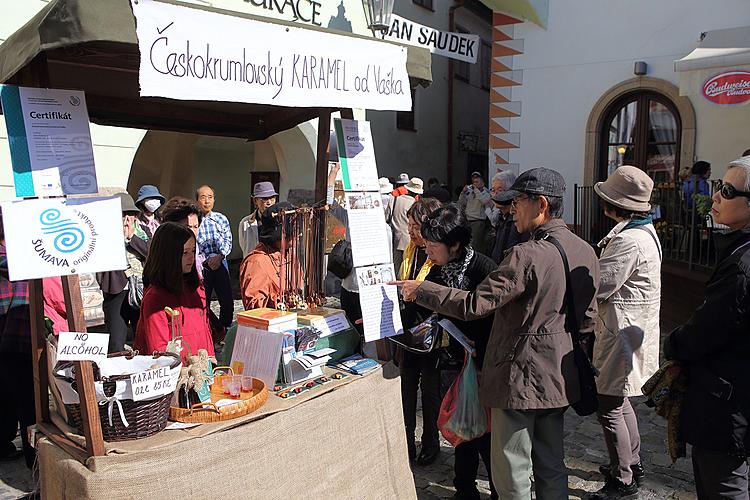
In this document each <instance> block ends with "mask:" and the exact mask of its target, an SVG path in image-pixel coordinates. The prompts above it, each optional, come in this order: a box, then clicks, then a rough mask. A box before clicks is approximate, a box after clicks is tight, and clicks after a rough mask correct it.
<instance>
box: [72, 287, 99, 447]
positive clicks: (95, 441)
mask: <svg viewBox="0 0 750 500" xmlns="http://www.w3.org/2000/svg"><path fill="white" fill-rule="evenodd" d="M62 288H63V295H64V296H65V311H67V314H68V328H69V329H70V331H71V332H85V331H86V320H85V318H84V316H83V300H82V299H81V286H80V283H79V281H78V275H77V274H74V275H71V276H63V277H62ZM75 372H76V383H77V385H78V398H79V400H80V405H81V419H82V420H83V434H84V436H85V437H86V451H87V452H88V454H89V456H92V457H96V456H103V455H104V454H105V451H104V438H103V436H102V425H101V421H100V419H99V406H98V403H97V401H96V389H95V388H94V370H93V369H92V366H91V361H76V362H75Z"/></svg>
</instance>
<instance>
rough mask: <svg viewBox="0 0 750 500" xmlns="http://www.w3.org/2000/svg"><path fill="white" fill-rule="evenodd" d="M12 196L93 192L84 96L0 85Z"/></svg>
mask: <svg viewBox="0 0 750 500" xmlns="http://www.w3.org/2000/svg"><path fill="white" fill-rule="evenodd" d="M0 99H1V100H2V104H3V114H4V116H5V124H6V126H7V128H8V141H9V143H10V156H11V163H12V164H13V181H14V184H15V186H16V196H18V197H32V196H34V197H42V196H60V195H63V194H91V193H96V192H97V191H98V186H97V181H96V168H95V167H94V151H93V149H92V147H91V132H90V130H89V114H88V111H87V109H86V97H85V95H84V93H83V92H80V91H77V90H56V89H38V88H27V87H16V86H13V85H0Z"/></svg>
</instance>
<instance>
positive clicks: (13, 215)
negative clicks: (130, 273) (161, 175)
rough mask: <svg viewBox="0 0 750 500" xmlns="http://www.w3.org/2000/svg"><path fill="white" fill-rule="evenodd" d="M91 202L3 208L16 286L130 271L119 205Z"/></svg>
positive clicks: (35, 202)
mask: <svg viewBox="0 0 750 500" xmlns="http://www.w3.org/2000/svg"><path fill="white" fill-rule="evenodd" d="M89 200H91V198H88V199H87V198H79V199H69V200H63V199H46V200H25V201H10V202H5V203H3V204H2V210H3V223H4V225H5V248H6V251H7V253H8V272H9V274H10V280H11V281H16V280H28V279H37V278H47V277H51V276H66V275H70V274H81V273H96V272H103V271H115V270H121V269H125V268H126V267H127V262H126V260H125V243H124V237H123V233H122V212H121V210H122V207H121V205H120V200H119V199H118V198H107V199H94V201H89ZM84 201H85V202H84Z"/></svg>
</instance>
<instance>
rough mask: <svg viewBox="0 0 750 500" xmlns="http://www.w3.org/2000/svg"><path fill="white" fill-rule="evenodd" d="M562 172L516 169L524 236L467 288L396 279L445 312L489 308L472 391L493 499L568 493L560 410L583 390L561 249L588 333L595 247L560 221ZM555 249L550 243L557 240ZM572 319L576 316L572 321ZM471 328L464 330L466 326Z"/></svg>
mask: <svg viewBox="0 0 750 500" xmlns="http://www.w3.org/2000/svg"><path fill="white" fill-rule="evenodd" d="M564 193H565V180H564V179H563V177H562V176H561V175H560V174H559V173H558V172H556V171H554V170H549V169H546V168H535V169H532V170H529V171H527V172H524V173H523V174H521V175H520V176H519V177H518V179H516V182H514V183H513V185H512V186H511V188H510V189H509V190H508V191H505V192H503V193H499V194H498V195H496V200H498V201H499V202H504V201H511V212H512V213H513V215H514V218H515V223H516V228H517V229H518V231H519V232H520V233H529V234H530V235H531V239H530V240H529V241H527V242H525V243H519V244H518V245H516V246H514V247H513V248H511V249H510V251H509V252H508V253H507V255H506V257H505V259H504V260H503V261H502V262H501V263H500V266H499V267H498V268H497V269H496V270H495V271H493V272H492V273H491V274H490V275H489V276H488V277H487V278H486V279H485V280H484V281H483V282H482V283H481V284H480V285H479V286H478V287H477V289H476V290H475V291H473V292H468V291H462V290H458V289H454V288H448V287H445V286H441V285H438V284H436V283H432V282H429V281H423V282H416V281H403V282H397V284H400V285H402V293H403V296H404V300H413V301H415V302H416V303H417V304H419V305H421V306H424V307H427V308H428V309H431V310H433V311H436V312H438V313H441V314H445V315H447V316H451V317H454V318H458V319H461V320H474V319H477V318H481V317H484V316H488V315H490V314H494V315H495V319H494V322H493V325H492V332H491V334H490V339H489V343H488V345H487V354H486V355H485V358H484V364H483V367H482V381H481V387H480V397H481V400H482V403H483V404H484V405H485V406H488V407H490V408H491V409H492V482H493V484H494V486H495V489H497V492H498V494H499V495H500V498H507V499H514V500H515V499H519V500H520V499H528V498H531V481H530V480H529V470H530V469H531V468H532V466H533V471H534V478H535V488H536V495H537V498H550V499H565V498H568V477H567V471H566V468H565V463H564V462H563V457H564V450H563V413H564V412H565V410H566V408H567V407H568V405H570V404H573V403H576V402H577V401H578V400H579V399H580V396H581V390H580V385H579V378H578V369H577V367H576V364H575V361H574V359H573V340H572V337H571V330H572V329H573V328H570V327H569V326H568V323H566V310H567V309H566V306H567V301H566V280H567V276H566V274H567V273H566V270H565V265H564V263H563V262H564V260H563V256H562V254H564V255H565V256H566V259H567V262H568V265H569V269H570V280H571V291H572V298H573V301H572V302H573V306H574V310H575V314H574V316H575V318H573V319H572V320H570V321H571V323H569V324H571V325H575V324H576V323H577V324H578V325H579V331H580V333H581V335H582V336H583V337H585V338H587V339H590V337H591V335H592V332H593V327H594V318H595V316H596V289H597V285H598V283H599V266H598V262H597V259H596V255H595V254H594V251H593V249H592V248H591V246H589V245H588V244H587V243H586V242H585V241H583V240H581V239H580V238H578V237H577V236H576V235H574V234H573V233H572V232H571V231H570V230H568V228H567V226H566V225H565V222H564V221H563V220H562V213H563V195H564ZM554 242H556V243H557V244H559V245H560V248H561V249H562V252H560V251H558V248H557V246H556V244H555V243H554ZM573 321H575V322H576V323H574V322H573ZM464 333H466V334H467V335H471V332H464Z"/></svg>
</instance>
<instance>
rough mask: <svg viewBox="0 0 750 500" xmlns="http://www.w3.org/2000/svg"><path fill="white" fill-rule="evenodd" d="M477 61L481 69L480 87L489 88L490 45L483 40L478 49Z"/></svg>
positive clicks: (490, 68) (490, 73)
mask: <svg viewBox="0 0 750 500" xmlns="http://www.w3.org/2000/svg"><path fill="white" fill-rule="evenodd" d="M479 62H480V64H481V70H482V82H481V83H482V88H483V89H485V90H489V89H490V78H491V77H492V45H491V44H490V43H489V42H485V41H484V40H482V45H481V48H480V49H479Z"/></svg>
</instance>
